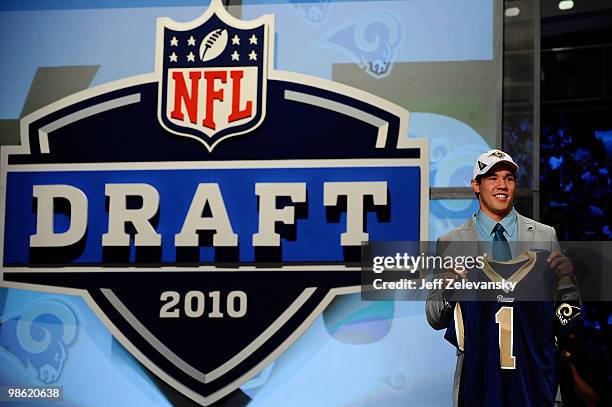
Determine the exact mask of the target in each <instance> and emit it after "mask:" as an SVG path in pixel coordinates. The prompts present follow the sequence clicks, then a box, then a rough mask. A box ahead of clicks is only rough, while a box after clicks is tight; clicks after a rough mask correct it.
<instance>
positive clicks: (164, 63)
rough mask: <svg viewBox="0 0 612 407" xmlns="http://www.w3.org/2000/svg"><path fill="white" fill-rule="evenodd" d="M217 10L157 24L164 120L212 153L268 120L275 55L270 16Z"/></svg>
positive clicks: (161, 118)
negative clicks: (270, 75)
mask: <svg viewBox="0 0 612 407" xmlns="http://www.w3.org/2000/svg"><path fill="white" fill-rule="evenodd" d="M217 10H218V9H217V8H215V7H210V8H209V9H208V11H207V12H206V13H204V14H203V15H202V16H201V17H200V18H198V19H196V20H194V21H192V22H189V23H177V22H175V21H173V20H171V19H168V18H160V19H158V22H157V73H158V75H159V96H158V97H159V104H158V117H159V121H160V123H161V125H162V126H163V127H164V128H165V129H166V130H168V131H170V132H171V133H173V134H176V135H179V136H185V137H191V138H193V139H196V140H198V141H200V142H201V143H202V144H204V146H206V148H207V149H208V150H209V151H212V149H213V148H214V147H215V146H216V145H217V143H219V142H220V141H221V140H223V139H226V138H228V137H231V136H237V135H239V134H244V133H247V132H250V131H251V130H253V129H254V128H256V127H257V126H259V125H260V124H261V122H262V121H263V120H264V118H265V115H266V111H265V110H266V79H267V74H268V69H267V68H268V65H267V64H268V55H269V54H270V53H269V51H268V47H269V43H270V41H269V40H268V30H269V27H268V25H269V22H268V21H267V18H266V17H262V18H260V19H257V20H253V21H241V20H237V19H235V18H233V17H232V16H230V15H229V14H228V13H225V12H223V10H224V9H220V10H219V12H218V11H217Z"/></svg>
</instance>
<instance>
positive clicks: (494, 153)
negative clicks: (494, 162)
mask: <svg viewBox="0 0 612 407" xmlns="http://www.w3.org/2000/svg"><path fill="white" fill-rule="evenodd" d="M491 155H494V156H495V157H499V158H502V157H503V156H504V153H502V152H501V151H493V154H491Z"/></svg>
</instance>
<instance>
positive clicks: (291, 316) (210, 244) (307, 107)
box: [0, 0, 429, 405]
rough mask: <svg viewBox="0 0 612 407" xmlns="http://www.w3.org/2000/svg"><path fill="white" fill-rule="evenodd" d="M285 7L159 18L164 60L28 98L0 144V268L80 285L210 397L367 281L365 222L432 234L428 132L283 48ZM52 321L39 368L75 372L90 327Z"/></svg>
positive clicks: (160, 366) (371, 232)
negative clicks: (304, 66)
mask: <svg viewBox="0 0 612 407" xmlns="http://www.w3.org/2000/svg"><path fill="white" fill-rule="evenodd" d="M273 24H274V21H273V18H272V16H264V17H261V18H260V19H258V20H255V21H251V22H243V21H240V20H237V19H235V18H233V17H231V16H230V15H229V13H228V12H227V11H226V10H225V9H224V8H223V5H222V3H221V1H220V0H213V1H212V3H211V5H210V7H209V9H208V10H207V11H205V13H204V15H203V16H202V17H200V18H198V19H197V20H196V21H195V22H192V23H181V24H179V23H175V22H172V21H170V20H168V19H166V18H162V19H160V20H159V23H158V39H159V43H158V47H157V56H158V65H157V70H156V72H154V73H152V74H148V75H142V76H137V77H132V78H126V79H122V80H120V81H117V82H112V83H108V84H103V85H100V86H97V87H95V88H92V89H87V90H85V91H83V92H79V93H77V94H74V95H71V96H68V97H66V98H64V99H61V100H59V101H57V102H55V103H53V104H51V105H49V106H45V107H43V108H41V109H39V110H37V111H35V112H33V113H31V114H29V115H28V116H26V117H24V118H23V119H22V120H21V123H20V137H21V140H20V141H21V145H19V146H6V147H3V148H2V150H1V151H0V163H1V164H0V216H2V219H1V221H2V222H1V223H0V250H1V251H0V265H1V267H2V268H1V273H0V284H1V285H2V286H3V287H9V288H19V289H36V290H45V291H50V292H55V293H61V294H70V295H78V296H81V297H82V298H83V299H84V300H85V301H86V302H87V304H88V305H89V306H90V307H91V309H92V310H93V311H94V312H95V313H96V314H97V315H98V317H99V318H100V320H101V321H103V323H104V324H105V326H106V327H107V329H108V330H109V331H110V332H112V333H113V335H114V336H115V337H116V339H117V340H118V341H119V342H120V343H121V344H122V345H123V346H124V347H125V349H127V350H128V351H129V352H131V354H132V355H133V356H134V357H135V358H137V359H138V361H139V362H140V363H142V365H143V366H146V367H147V368H148V369H149V370H150V371H151V372H152V373H153V374H155V375H156V376H157V377H159V378H160V380H163V381H164V382H165V383H167V384H168V385H170V386H172V387H173V388H174V389H176V390H177V391H178V392H180V393H181V394H183V395H185V396H186V397H189V398H190V399H192V400H194V401H195V402H197V403H199V404H201V405H210V404H212V403H216V402H218V401H220V400H222V399H223V398H224V397H226V396H227V395H229V394H230V393H231V392H233V391H235V390H236V389H238V388H240V387H241V386H245V389H246V388H247V387H249V386H251V389H252V388H253V387H256V386H259V385H261V384H262V383H264V382H265V381H266V380H267V377H268V376H267V374H265V373H264V374H263V375H261V376H259V379H257V377H258V376H257V375H258V374H259V373H260V372H262V371H264V370H265V369H266V367H267V366H270V365H271V364H272V363H273V362H274V360H275V359H276V358H277V357H279V356H280V355H281V354H282V353H283V352H285V351H286V350H288V349H289V348H290V347H291V345H292V344H293V343H294V342H295V341H296V340H297V339H298V338H299V337H300V335H301V334H303V333H304V332H305V331H306V330H307V329H308V328H309V326H310V325H311V324H313V322H314V321H316V320H317V318H320V316H321V314H322V312H323V311H324V310H325V309H326V307H327V306H328V305H329V304H330V303H331V302H332V301H333V300H334V299H335V298H336V297H338V296H341V295H344V294H349V293H356V292H359V290H360V281H361V279H360V278H361V267H360V262H359V260H360V254H361V248H362V243H363V242H364V241H419V240H424V239H426V238H427V236H429V233H428V225H429V222H428V218H427V216H428V212H429V201H428V199H429V194H428V187H429V179H428V176H429V152H428V144H427V141H426V140H424V139H416V138H410V137H408V119H409V113H408V111H406V110H404V109H403V108H401V107H399V106H397V105H395V104H393V103H391V102H389V101H387V100H384V99H382V98H379V97H376V96H374V95H372V94H369V93H367V92H364V91H361V90H359V89H355V88H352V87H349V86H346V85H342V84H339V83H336V82H332V81H328V80H325V79H321V78H315V77H309V76H306V75H302V74H298V73H293V72H283V71H277V70H275V69H273V68H272V67H271V66H268V65H267V64H268V61H271V60H273V58H272V54H271V51H270V50H271V49H273V44H272V40H273V38H274V35H273V33H274V25H273ZM183 136H185V137H183ZM230 136H237V137H232V138H231V140H228V141H223V140H225V139H226V138H227V137H230ZM193 139H196V140H197V141H195V140H193ZM198 141H199V142H201V143H202V144H203V145H204V146H205V147H206V148H203V147H202V146H201V145H200V144H199V143H198ZM221 141H223V142H221ZM5 327H7V328H8V325H6V326H4V327H3V329H4V328H5ZM336 328H337V327H336ZM4 332H5V333H7V332H9V331H8V330H5V331H4ZM343 333H345V332H344V330H337V329H336V330H335V331H334V336H335V337H338V335H340V336H342V335H343ZM54 338H55V339H54V340H55V342H52V343H53V344H54V346H53V347H51V348H49V349H48V353H45V354H44V355H45V356H44V357H43V359H45V358H48V357H51V356H47V355H52V357H53V358H55V360H57V361H58V363H57V364H56V365H51V367H50V368H46V370H44V371H41V373H40V374H41V379H42V380H45V379H46V380H47V381H52V380H55V379H57V377H60V378H61V376H59V375H60V373H61V369H62V366H63V365H62V362H63V360H64V356H65V355H64V354H63V353H62V352H63V351H65V350H66V348H67V347H68V346H70V344H71V343H72V341H74V332H73V331H71V330H64V331H63V333H61V334H60V333H59V331H58V333H57V335H56V336H55V337H54ZM370 339H371V338H370ZM37 340H40V338H39V339H37ZM34 345H35V344H34ZM28 349H30V350H28V352H30V353H29V354H27V355H26V356H27V357H28V358H29V359H28V360H29V361H30V363H31V364H35V363H36V366H39V365H40V363H39V362H38V359H36V362H33V361H34V356H31V354H32V352H34V354H35V353H36V351H37V350H38V347H37V346H29V347H28ZM32 349H33V351H32ZM26 353H27V352H26ZM24 355H25V353H24ZM42 355H43V354H40V355H39V356H42ZM24 357H25V356H24ZM24 357H22V360H25V359H24ZM45 360H46V359H45ZM67 360H69V359H67ZM43 362H44V361H43ZM43 362H41V363H43ZM23 363H25V362H23ZM47 364H48V363H47ZM42 366H44V363H43V364H42ZM268 373H269V370H268Z"/></svg>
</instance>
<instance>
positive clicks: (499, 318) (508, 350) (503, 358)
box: [495, 307, 516, 369]
mask: <svg viewBox="0 0 612 407" xmlns="http://www.w3.org/2000/svg"><path fill="white" fill-rule="evenodd" d="M495 322H496V323H497V324H498V325H499V326H498V329H499V359H500V366H501V368H502V369H516V357H515V356H514V355H513V354H512V352H513V350H514V349H513V347H514V346H513V345H514V343H513V338H514V335H513V332H512V330H513V328H514V308H512V307H501V308H500V309H499V311H497V312H496V313H495Z"/></svg>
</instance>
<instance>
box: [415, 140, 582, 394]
mask: <svg viewBox="0 0 612 407" xmlns="http://www.w3.org/2000/svg"><path fill="white" fill-rule="evenodd" d="M518 168H519V167H518V165H517V164H516V163H515V162H514V161H513V160H512V157H510V156H509V155H508V154H506V153H504V152H503V151H500V150H490V151H487V152H486V153H484V154H482V155H480V157H478V159H477V160H476V163H475V165H474V170H473V179H472V189H473V190H474V193H475V194H476V197H477V198H478V201H479V203H480V210H479V211H478V213H476V214H474V216H473V217H472V218H470V219H468V221H467V222H465V223H464V224H463V225H461V226H459V227H458V228H456V229H454V230H451V231H450V232H448V233H446V234H445V235H442V236H440V237H439V238H438V242H437V250H438V253H439V254H445V255H448V254H451V253H450V252H452V250H451V249H453V248H454V249H455V250H457V249H458V246H460V245H455V246H454V247H453V245H452V242H462V244H461V249H460V250H463V251H465V250H466V248H467V247H474V249H476V248H477V247H478V248H481V247H480V245H485V247H487V249H484V250H485V251H486V252H488V253H492V254H493V258H494V259H496V260H509V259H511V258H514V257H516V256H517V255H518V254H519V253H521V252H522V251H524V250H530V249H532V250H533V249H539V250H547V251H550V252H551V254H550V256H549V257H548V259H547V261H548V263H549V264H550V267H551V268H552V269H553V270H554V271H555V272H556V273H557V275H558V276H559V277H563V276H571V275H573V266H572V264H571V262H570V261H569V259H568V258H567V257H566V256H564V255H562V254H561V252H560V251H559V243H558V241H557V235H556V233H555V230H554V229H553V228H552V227H550V226H547V225H544V224H542V223H539V222H536V221H534V220H532V219H529V218H526V217H524V216H522V215H521V214H519V213H518V212H517V211H516V210H515V209H514V197H515V193H516V172H517V171H518ZM449 248H450V249H449ZM488 250H490V251H488ZM480 253H481V252H479V254H480ZM460 254H463V255H465V254H466V253H455V255H460ZM466 277H467V275H466V272H465V271H463V272H458V271H455V270H449V271H447V272H445V273H444V278H445V279H446V278H454V279H458V278H466ZM445 294H446V293H445V291H444V290H432V291H431V292H430V294H429V296H428V298H427V303H426V315H427V321H428V322H429V324H430V325H431V326H432V327H433V328H434V329H437V330H440V329H445V328H448V326H449V323H450V321H451V319H452V314H453V306H452V305H451V304H450V303H449V301H447V298H446V295H445ZM462 366H463V352H461V351H458V353H457V367H456V371H455V380H454V384H453V404H454V405H455V406H457V405H458V395H459V381H460V378H461V369H462Z"/></svg>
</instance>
